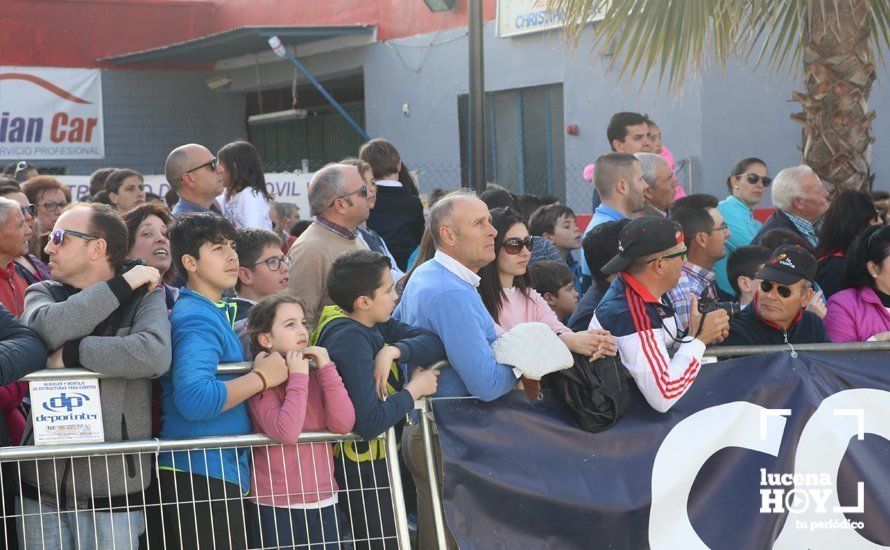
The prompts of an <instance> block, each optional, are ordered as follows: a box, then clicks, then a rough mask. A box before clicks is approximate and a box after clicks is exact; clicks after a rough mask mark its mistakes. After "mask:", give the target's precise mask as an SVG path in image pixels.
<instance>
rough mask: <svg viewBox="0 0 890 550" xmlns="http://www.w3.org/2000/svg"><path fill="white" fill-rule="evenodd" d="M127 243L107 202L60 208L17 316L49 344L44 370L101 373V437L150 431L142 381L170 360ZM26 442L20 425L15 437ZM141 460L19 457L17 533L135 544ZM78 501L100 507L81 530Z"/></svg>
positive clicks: (160, 320)
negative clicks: (37, 277)
mask: <svg viewBox="0 0 890 550" xmlns="http://www.w3.org/2000/svg"><path fill="white" fill-rule="evenodd" d="M127 244H128V243H127V226H126V225H124V222H123V220H121V218H120V216H119V215H118V213H117V212H116V211H115V210H113V209H112V208H111V207H110V206H108V205H105V204H97V203H82V204H79V205H76V206H74V207H72V208H69V209H66V210H65V211H64V212H63V213H62V215H61V216H60V217H59V219H58V220H56V224H55V226H54V227H53V231H52V233H51V236H50V240H49V243H48V244H47V245H46V253H47V254H49V259H50V262H49V266H50V269H51V272H52V278H53V280H52V281H42V282H40V283H37V284H35V285H32V286H31V287H30V288H29V290H28V293H27V297H26V300H25V311H24V313H23V314H22V321H23V322H25V324H27V325H28V326H29V327H30V328H31V329H32V330H34V332H36V333H37V334H38V335H39V336H40V337H41V339H42V340H43V341H44V342H45V343H46V346H47V348H48V349H49V350H50V355H49V357H48V358H47V359H46V366H47V368H62V367H80V368H86V369H88V370H91V371H94V372H97V373H101V374H103V375H105V376H106V377H104V378H102V379H101V380H100V381H99V398H100V403H101V407H102V427H103V431H104V438H105V441H128V440H143V439H148V438H149V437H151V416H152V415H151V395H152V379H153V378H157V377H159V376H160V375H162V374H164V373H165V372H166V371H167V370H168V369H169V368H170V361H171V348H170V322H169V321H168V320H167V305H166V301H165V298H164V292H163V291H162V290H161V289H159V288H158V283H159V282H160V279H161V276H160V273H159V272H158V270H157V269H156V268H153V267H149V266H146V265H132V264H124V258H125V257H126V254H127V248H128V246H127ZM33 443H34V437H33V431H32V430H31V429H30V426H29V427H28V429H27V430H26V432H25V443H24V444H27V445H32V444H33ZM151 468H152V459H151V458H149V457H148V456H147V455H142V456H137V455H132V454H129V455H119V456H118V458H117V460H105V459H103V458H92V459H88V458H77V459H73V460H65V459H63V460H53V461H40V462H38V463H36V464H35V463H34V462H29V463H23V464H22V467H21V474H20V475H21V481H22V492H21V494H19V495H17V496H18V497H19V498H18V499H17V501H18V502H17V506H18V507H19V510H21V513H22V514H24V517H25V519H24V521H23V523H22V524H20V525H22V527H21V528H20V531H19V537H21V538H20V540H22V539H24V540H29V541H45V542H46V543H47V544H48V545H51V546H53V547H56V548H74V547H84V548H98V547H101V546H109V547H115V548H135V547H136V546H138V538H139V535H140V534H141V532H142V531H143V529H144V524H145V521H144V514H143V511H142V508H141V507H139V506H136V507H131V504H132V503H134V502H140V503H141V502H142V491H143V490H144V489H145V488H146V486H147V485H148V482H149V479H150V477H151V475H150V472H151ZM85 502H90V503H91V504H90V507H91V508H92V509H94V510H103V511H96V512H94V513H93V512H91V513H90V519H89V521H88V523H89V528H88V529H84V527H83V525H84V523H83V521H84V520H83V519H81V518H82V517H83V515H82V508H83V506H84V503H85ZM78 511H80V512H78ZM99 541H103V542H99ZM21 547H22V548H24V547H25V546H24V544H22V545H21Z"/></svg>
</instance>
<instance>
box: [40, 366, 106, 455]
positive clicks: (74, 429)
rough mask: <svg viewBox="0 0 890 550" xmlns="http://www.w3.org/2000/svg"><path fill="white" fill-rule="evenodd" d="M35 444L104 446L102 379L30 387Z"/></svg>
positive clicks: (50, 382)
mask: <svg viewBox="0 0 890 550" xmlns="http://www.w3.org/2000/svg"><path fill="white" fill-rule="evenodd" d="M28 391H29V392H30V395H31V417H32V420H33V424H34V444H35V445H53V444H65V443H101V442H103V441H105V429H104V428H103V427H102V405H101V403H100V398H99V380H98V379H97V378H80V379H77V380H45V381H37V382H31V383H29V384H28Z"/></svg>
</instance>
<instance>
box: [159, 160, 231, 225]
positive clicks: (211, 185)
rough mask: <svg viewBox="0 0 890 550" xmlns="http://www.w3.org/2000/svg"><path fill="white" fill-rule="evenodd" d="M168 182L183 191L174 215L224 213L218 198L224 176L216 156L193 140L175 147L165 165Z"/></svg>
mask: <svg viewBox="0 0 890 550" xmlns="http://www.w3.org/2000/svg"><path fill="white" fill-rule="evenodd" d="M164 174H165V175H166V177H167V183H169V184H170V186H171V187H172V188H173V189H174V190H175V191H176V193H178V194H179V202H177V203H176V204H175V205H173V217H175V218H178V217H179V216H182V215H183V214H189V213H191V212H208V211H211V212H216V213H217V214H219V213H220V211H219V208H218V207H217V206H216V203H215V202H214V199H216V197H218V196H219V195H220V193H222V192H223V179H222V174H220V173H219V172H218V171H217V169H216V157H214V156H213V153H211V152H210V150H209V149H207V148H206V147H204V146H203V145H198V144H196V143H189V144H188V145H182V146H180V147H177V148H176V149H173V151H171V152H170V154H169V155H168V156H167V163H166V164H165V165H164Z"/></svg>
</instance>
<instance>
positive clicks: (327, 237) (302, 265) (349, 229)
mask: <svg viewBox="0 0 890 550" xmlns="http://www.w3.org/2000/svg"><path fill="white" fill-rule="evenodd" d="M309 209H310V214H311V215H313V216H315V221H314V222H313V223H312V225H310V226H309V227H308V228H307V229H306V231H304V232H303V234H302V235H300V238H299V239H297V241H296V242H295V243H294V244H293V246H292V247H291V249H290V252H288V254H287V255H288V257H290V272H289V277H290V279H289V281H288V288H289V289H290V292H291V293H292V294H293V295H294V296H298V297H299V298H300V300H301V301H302V302H303V305H304V307H305V308H306V320H307V321H308V322H309V324H310V325H312V326H314V325H315V323H316V322H318V317H319V315H321V310H322V309H323V308H324V307H325V306H329V305H333V304H334V302H333V301H332V300H331V297H330V296H328V289H327V278H328V271H330V270H331V265H332V264H333V263H334V260H335V259H336V258H337V256H339V255H340V254H342V253H344V252H349V251H352V250H367V249H368V245H367V244H366V243H365V241H364V240H363V239H361V238H360V236H359V234H358V227H359V226H360V225H361V224H362V223H364V222H365V220H367V219H368V214H369V213H370V211H371V209H370V206H369V204H368V188H367V187H366V186H365V182H364V180H363V179H362V176H361V174H360V173H359V171H358V169H357V168H356V167H355V166H350V165H348V164H328V165H327V166H325V167H324V168H322V169H321V170H319V171H318V172H316V173H315V175H313V176H312V179H311V180H310V181H309Z"/></svg>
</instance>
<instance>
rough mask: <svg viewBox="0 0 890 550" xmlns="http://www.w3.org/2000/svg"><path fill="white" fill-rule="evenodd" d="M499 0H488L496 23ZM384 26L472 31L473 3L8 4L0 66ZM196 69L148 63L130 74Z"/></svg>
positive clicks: (80, 0)
mask: <svg viewBox="0 0 890 550" xmlns="http://www.w3.org/2000/svg"><path fill="white" fill-rule="evenodd" d="M496 5H497V0H483V14H484V15H483V17H484V18H485V20H486V21H489V20H492V19H494V17H495V9H496ZM354 24H364V25H377V36H378V39H379V40H391V39H394V38H402V37H406V36H414V35H417V34H424V33H429V32H433V31H435V30H439V29H447V28H453V27H463V26H466V25H467V0H457V5H456V6H455V8H454V10H452V11H451V12H447V13H432V12H431V11H430V10H429V9H428V8H427V7H426V5H425V4H424V3H423V1H422V0H331V1H325V0H298V1H287V2H284V1H282V0H2V9H0V29H2V31H0V65H23V66H55V67H102V66H108V67H117V68H121V67H120V66H115V65H110V64H105V63H99V62H97V61H96V60H97V59H99V58H102V57H108V56H113V55H118V54H123V53H129V52H134V51H139V50H144V49H149V48H154V47H158V46H164V45H167V44H171V43H176V42H182V41H185V40H190V39H193V38H198V37H201V36H205V35H208V34H214V33H218V32H222V31H225V30H229V29H232V28H236V27H242V26H251V25H306V26H320V25H354ZM177 67H179V68H193V67H195V65H194V64H192V65H176V64H172V65H171V64H170V63H166V64H163V65H140V66H130V67H127V68H177Z"/></svg>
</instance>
